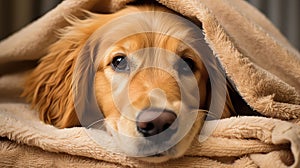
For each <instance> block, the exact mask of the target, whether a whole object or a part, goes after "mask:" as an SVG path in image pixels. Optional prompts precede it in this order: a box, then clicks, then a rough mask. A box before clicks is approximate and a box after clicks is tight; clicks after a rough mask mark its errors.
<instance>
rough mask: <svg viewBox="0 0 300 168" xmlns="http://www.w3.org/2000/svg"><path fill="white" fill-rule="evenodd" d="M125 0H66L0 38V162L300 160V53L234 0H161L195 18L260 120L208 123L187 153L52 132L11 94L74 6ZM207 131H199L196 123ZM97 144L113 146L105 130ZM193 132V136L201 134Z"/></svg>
mask: <svg viewBox="0 0 300 168" xmlns="http://www.w3.org/2000/svg"><path fill="white" fill-rule="evenodd" d="M128 2H129V0H102V1H100V0H81V1H78V0H65V1H63V2H62V3H61V4H60V5H59V6H57V7H56V8H55V9H53V10H52V11H50V12H49V13H47V14H46V15H45V16H43V17H41V18H40V19H38V20H37V21H35V22H33V23H32V24H30V25H28V26H27V27H25V28H23V29H22V30H20V31H19V32H17V33H15V34H13V35H12V36H11V37H9V38H7V39H5V40H3V41H2V42H0V101H1V104H0V136H1V137H3V138H2V139H1V141H0V142H1V143H0V145H1V148H0V156H1V159H0V165H1V166H9V165H14V166H22V167H23V166H28V167H29V166H30V167H53V166H58V167H66V166H68V167H71V166H72V167H82V166H89V167H104V166H106V167H122V166H127V167H142V166H149V165H151V166H157V167H160V166H164V167H168V166H169V167H183V166H184V167H288V166H291V167H300V156H299V153H300V126H299V121H300V119H299V118H300V54H299V53H298V51H296V50H295V49H293V47H292V46H291V45H290V44H289V42H288V41H287V40H286V39H285V38H284V37H283V36H282V35H281V33H280V32H279V31H278V30H277V29H276V28H275V27H274V26H273V25H272V24H271V23H270V22H269V21H268V20H267V19H266V18H265V16H263V15H262V14H261V13H259V12H258V11H257V10H256V9H254V8H253V7H252V6H250V5H249V4H247V3H246V2H244V1H241V0H214V1H211V0H198V1H194V0H185V1H181V0H171V1H169V0H168V1H167V0H159V2H160V3H162V4H163V5H165V6H167V7H169V8H171V9H173V10H175V11H177V12H179V13H181V14H183V15H185V16H187V17H190V18H192V19H193V20H194V19H198V20H199V21H201V22H202V25H203V31H204V33H205V38H206V41H207V42H208V44H209V46H210V47H211V49H212V50H213V51H214V54H215V55H216V56H217V57H218V58H219V60H220V62H221V64H222V66H223V68H224V69H225V71H226V74H227V76H228V78H229V79H230V80H231V81H233V83H234V87H235V89H236V90H237V91H238V93H239V94H240V96H241V97H242V98H243V99H244V100H245V101H246V102H247V104H248V105H249V106H250V107H251V108H253V109H254V110H256V111H257V112H259V113H261V114H262V115H263V117H250V116H248V117H247V116H245V117H232V118H228V119H221V120H217V121H209V122H206V124H205V125H204V126H205V127H207V128H209V127H210V126H214V125H216V123H215V122H218V123H217V127H216V128H215V130H214V132H213V133H212V135H211V136H210V137H209V138H208V139H207V140H206V141H204V142H201V143H199V141H197V140H195V142H194V143H193V145H192V146H191V148H190V149H189V150H188V152H187V153H186V156H184V157H182V158H180V159H176V160H170V161H168V162H166V163H161V164H150V163H144V162H141V161H138V160H137V159H135V158H129V157H126V156H123V155H119V154H115V153H112V152H110V151H109V150H106V149H104V148H103V146H100V145H99V144H96V143H95V142H94V141H93V140H91V139H90V138H89V136H88V135H87V133H94V132H93V131H92V130H89V129H86V128H83V127H82V128H68V129H57V128H55V127H53V126H49V125H46V124H44V123H42V122H41V121H39V119H38V116H37V112H36V111H34V110H31V109H30V107H29V105H28V104H26V103H23V102H22V99H20V98H19V94H20V93H21V91H22V82H23V81H24V77H26V75H27V73H28V72H26V70H28V69H31V68H33V67H34V66H35V65H36V63H35V61H34V60H36V59H39V58H41V57H43V56H44V55H45V53H46V52H47V47H48V46H49V45H51V44H52V43H53V42H55V41H56V40H57V36H56V35H55V32H56V31H57V30H59V29H61V28H63V27H65V26H66V25H68V23H67V21H66V20H65V17H67V16H70V15H74V16H78V17H79V16H80V14H82V12H81V10H82V9H85V10H89V11H93V12H100V13H107V12H114V11H117V10H119V9H120V8H122V7H124V5H126V3H128ZM204 130H205V129H204ZM100 134H101V136H103V137H105V138H103V139H105V140H106V141H105V142H103V144H104V146H109V147H110V148H116V146H115V145H114V143H113V141H112V140H111V137H110V136H109V135H107V134H106V133H105V132H101V133H100ZM200 138H201V137H200Z"/></svg>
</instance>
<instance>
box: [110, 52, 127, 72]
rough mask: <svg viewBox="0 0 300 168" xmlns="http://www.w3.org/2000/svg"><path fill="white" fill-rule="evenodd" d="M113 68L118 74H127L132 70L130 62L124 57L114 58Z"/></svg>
mask: <svg viewBox="0 0 300 168" xmlns="http://www.w3.org/2000/svg"><path fill="white" fill-rule="evenodd" d="M111 66H112V68H113V69H114V70H115V71H117V72H125V71H129V70H130V68H129V63H128V60H127V58H126V56H124V55H120V56H116V57H114V58H113V60H112V62H111Z"/></svg>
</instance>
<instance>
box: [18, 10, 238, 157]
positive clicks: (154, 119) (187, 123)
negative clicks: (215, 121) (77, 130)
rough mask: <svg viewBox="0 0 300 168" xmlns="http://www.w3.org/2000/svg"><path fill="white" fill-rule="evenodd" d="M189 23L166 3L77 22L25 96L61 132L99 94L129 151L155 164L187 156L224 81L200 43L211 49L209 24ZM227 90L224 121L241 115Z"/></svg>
mask: <svg viewBox="0 0 300 168" xmlns="http://www.w3.org/2000/svg"><path fill="white" fill-rule="evenodd" d="M183 18H184V17H183V16H181V15H180V14H178V13H176V12H174V11H172V10H170V9H167V8H165V7H162V6H159V5H136V6H127V7H126V8H124V9H122V10H120V11H118V12H116V13H112V14H93V13H87V17H86V18H84V19H74V18H71V19H69V22H70V23H71V26H68V27H67V28H64V29H63V30H62V31H61V32H60V38H59V40H58V41H57V42H56V43H55V44H53V45H52V46H51V47H50V48H49V52H48V54H47V55H46V56H45V57H43V58H42V59H41V61H40V63H39V65H38V66H37V67H36V68H35V69H34V70H33V71H32V72H31V74H30V76H29V77H28V79H27V80H26V84H25V89H24V92H23V96H24V97H26V98H27V100H28V101H29V102H30V103H31V104H32V106H33V107H34V108H36V109H37V110H38V111H39V115H40V119H41V120H42V121H44V122H45V123H47V124H51V125H54V126H56V127H58V128H69V127H75V126H82V125H84V124H82V122H81V120H82V118H84V115H85V113H86V112H87V111H91V109H93V108H90V106H92V105H86V103H89V102H92V101H86V99H88V100H90V97H92V98H91V99H93V97H94V101H95V102H96V106H97V108H98V109H99V111H100V112H99V113H101V114H102V115H103V117H104V125H105V128H106V130H107V131H108V132H109V133H110V134H111V135H116V136H118V135H120V136H118V138H117V139H116V143H118V144H119V146H120V147H121V148H122V149H123V151H124V152H125V154H128V155H130V156H133V155H135V156H141V157H140V159H142V160H144V161H148V162H163V161H166V160H169V159H171V158H178V157H181V156H182V155H184V153H185V152H186V150H187V149H188V147H189V146H190V144H191V143H192V141H193V140H194V138H195V137H196V135H197V134H199V132H200V128H201V123H202V122H201V121H203V120H204V119H205V117H206V116H207V111H209V107H210V106H211V104H212V99H213V98H215V97H214V94H212V92H213V86H212V83H213V82H214V81H216V80H218V78H217V79H212V78H211V75H210V74H209V72H211V71H214V72H217V71H219V70H218V68H217V63H216V61H215V60H214V59H213V57H212V56H208V55H205V53H204V54H203V52H202V51H199V52H200V53H199V52H197V49H196V48H197V45H199V44H200V43H202V44H201V45H204V46H206V47H207V48H208V46H207V45H206V44H204V43H205V42H204V37H203V33H202V31H201V26H200V25H195V24H194V25H192V23H189V22H188V21H186V19H183ZM199 32H200V33H199ZM197 33H198V34H200V35H198V34H197ZM199 40H200V41H199ZM199 50H201V49H199ZM201 52H202V53H201ZM214 83H218V82H214ZM225 84H226V81H225ZM227 92H228V91H227V88H225V104H223V105H222V103H221V105H220V106H221V107H222V112H221V113H222V114H220V115H219V117H222V118H225V117H229V116H231V115H232V114H233V113H234V109H233V108H232V104H231V100H230V98H229V96H228V93H227ZM89 94H90V95H92V96H88V95H89ZM220 95H222V94H220ZM88 97H89V98H88ZM222 97H223V98H224V95H223V96H222ZM82 102H85V103H82ZM81 104H83V105H81ZM76 107H77V108H76ZM86 108H89V110H86ZM212 115H213V114H212ZM92 118H93V117H92Z"/></svg>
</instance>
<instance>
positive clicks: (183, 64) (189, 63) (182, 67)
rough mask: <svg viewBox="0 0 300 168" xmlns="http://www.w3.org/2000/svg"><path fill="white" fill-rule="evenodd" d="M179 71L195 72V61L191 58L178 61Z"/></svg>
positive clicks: (182, 72) (184, 73) (181, 72)
mask: <svg viewBox="0 0 300 168" xmlns="http://www.w3.org/2000/svg"><path fill="white" fill-rule="evenodd" d="M177 66H178V73H179V74H182V75H190V74H193V72H194V70H195V62H194V61H193V60H192V59H190V58H182V59H181V60H179V61H178V64H177Z"/></svg>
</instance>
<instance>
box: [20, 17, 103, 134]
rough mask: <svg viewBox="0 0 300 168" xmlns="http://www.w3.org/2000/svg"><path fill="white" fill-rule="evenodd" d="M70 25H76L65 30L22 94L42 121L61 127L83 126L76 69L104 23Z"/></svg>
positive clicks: (83, 22) (77, 21) (28, 79)
mask: <svg viewBox="0 0 300 168" xmlns="http://www.w3.org/2000/svg"><path fill="white" fill-rule="evenodd" d="M70 22H71V24H72V26H70V27H67V28H65V29H64V30H62V32H61V38H60V40H59V41H57V42H56V43H54V44H53V45H52V46H51V47H50V49H49V54H48V55H46V56H45V57H44V58H42V59H41V60H40V64H39V65H38V66H37V67H36V68H35V69H34V70H33V72H32V73H31V74H30V75H29V77H28V78H27V80H26V82H25V88H24V91H23V94H22V96H23V97H26V98H27V101H29V102H31V104H32V106H33V107H35V108H36V109H37V110H38V111H39V116H40V119H41V120H43V121H44V122H45V123H48V124H52V125H54V126H56V127H59V128H66V127H72V126H79V125H80V122H79V119H78V117H77V115H76V111H75V107H74V98H73V91H72V79H73V73H74V68H75V65H76V60H77V57H78V56H79V54H80V52H81V50H82V48H83V46H84V44H85V43H86V41H87V39H88V38H89V36H90V35H91V34H92V33H93V32H94V31H95V29H97V28H98V27H99V26H100V25H101V24H102V23H101V22H99V21H98V22H97V20H96V16H92V17H90V18H89V19H85V20H79V19H73V20H71V21H70ZM79 117H80V116H79Z"/></svg>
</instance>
